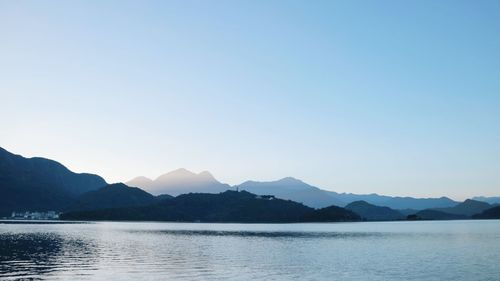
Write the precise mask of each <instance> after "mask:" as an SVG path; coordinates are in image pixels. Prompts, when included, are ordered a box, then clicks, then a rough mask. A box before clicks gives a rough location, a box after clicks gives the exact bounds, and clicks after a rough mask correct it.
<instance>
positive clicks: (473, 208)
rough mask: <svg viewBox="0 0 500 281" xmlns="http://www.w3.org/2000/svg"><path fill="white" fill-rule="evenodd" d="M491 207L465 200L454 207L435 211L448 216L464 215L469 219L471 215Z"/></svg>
mask: <svg viewBox="0 0 500 281" xmlns="http://www.w3.org/2000/svg"><path fill="white" fill-rule="evenodd" d="M491 207H492V206H491V205H490V204H488V203H486V202H481V201H476V200H471V199H467V200H465V201H464V202H462V203H460V204H458V205H456V206H454V207H451V208H440V209H435V210H437V211H441V212H445V213H448V214H455V215H464V216H468V217H470V216H472V215H475V214H479V213H481V212H483V211H485V210H487V209H490V208H491Z"/></svg>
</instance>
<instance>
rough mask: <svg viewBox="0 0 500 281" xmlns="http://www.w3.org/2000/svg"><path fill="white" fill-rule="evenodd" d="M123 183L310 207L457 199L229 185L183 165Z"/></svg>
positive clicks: (440, 203) (282, 182)
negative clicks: (242, 193) (239, 193)
mask: <svg viewBox="0 0 500 281" xmlns="http://www.w3.org/2000/svg"><path fill="white" fill-rule="evenodd" d="M126 184H127V185H129V186H136V187H139V188H142V189H144V190H146V191H148V192H150V193H152V194H154V195H159V194H164V193H166V194H170V195H173V196H176V195H179V194H183V193H188V192H195V193H196V192H198V193H218V192H222V191H225V190H228V189H232V190H246V191H248V192H251V193H254V194H258V195H274V196H276V197H278V198H281V199H286V200H292V201H296V202H300V203H303V204H304V205H306V206H309V207H312V208H324V207H327V206H331V205H336V206H340V207H345V206H346V205H347V204H349V203H352V202H354V201H365V202H367V203H370V204H373V205H377V206H385V207H389V208H392V209H414V210H423V209H429V208H448V207H453V206H455V205H457V204H458V203H459V202H456V201H453V200H451V199H449V198H447V197H441V198H412V197H391V196H384V195H378V194H364V195H359V194H352V193H337V192H333V191H328V190H324V189H321V188H319V187H315V186H312V185H309V184H307V183H305V182H303V181H301V180H298V179H295V178H293V177H286V178H283V179H279V180H276V181H264V182H259V181H246V182H244V183H242V184H239V185H235V186H230V185H228V184H224V183H221V182H219V181H217V180H216V179H215V178H214V177H213V176H212V175H211V174H210V173H209V172H202V173H199V174H196V173H193V172H190V171H188V170H186V169H178V170H175V171H172V172H169V173H166V174H164V175H161V176H159V177H158V178H157V179H155V180H151V179H148V178H146V177H136V178H134V179H132V180H130V181H128V182H126Z"/></svg>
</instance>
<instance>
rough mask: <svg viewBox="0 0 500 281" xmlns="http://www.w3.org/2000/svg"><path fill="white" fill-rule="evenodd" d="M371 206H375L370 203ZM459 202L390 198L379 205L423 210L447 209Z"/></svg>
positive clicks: (446, 199)
mask: <svg viewBox="0 0 500 281" xmlns="http://www.w3.org/2000/svg"><path fill="white" fill-rule="evenodd" d="M368 202H369V203H371V204H374V203H372V202H370V201H368ZM457 204H458V202H456V201H453V200H451V199H450V198H448V197H440V198H413V197H390V198H389V199H388V200H386V201H383V202H381V203H379V206H386V207H389V208H392V209H415V210H423V209H430V208H446V207H453V206H455V205H457Z"/></svg>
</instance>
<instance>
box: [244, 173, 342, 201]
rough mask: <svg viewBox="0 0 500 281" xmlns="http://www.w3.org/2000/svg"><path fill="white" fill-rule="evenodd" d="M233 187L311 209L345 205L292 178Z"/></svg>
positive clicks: (251, 182)
mask: <svg viewBox="0 0 500 281" xmlns="http://www.w3.org/2000/svg"><path fill="white" fill-rule="evenodd" d="M235 187H236V188H238V189H240V190H246V191H248V192H251V193H255V194H259V195H274V196H276V197H278V198H282V199H287V200H292V201H296V202H300V203H302V204H304V205H307V206H310V207H313V208H323V207H327V206H331V205H336V206H344V205H345V202H343V201H340V200H338V199H336V198H335V197H333V196H331V194H330V193H331V192H329V191H326V190H322V189H319V188H317V187H315V186H311V185H309V184H306V183H304V182H303V181H301V180H298V179H295V178H292V177H287V178H283V179H280V180H277V181H267V182H258V181H246V182H244V183H242V184H240V185H237V186H235Z"/></svg>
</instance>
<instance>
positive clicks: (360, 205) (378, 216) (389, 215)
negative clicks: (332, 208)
mask: <svg viewBox="0 0 500 281" xmlns="http://www.w3.org/2000/svg"><path fill="white" fill-rule="evenodd" d="M345 208H346V209H347V210H351V211H353V212H355V213H356V214H358V215H360V216H361V217H362V218H363V219H365V220H369V221H390V220H401V219H403V218H405V216H403V214H401V213H400V212H398V211H396V210H393V209H391V208H389V207H380V206H375V205H372V204H370V203H368V202H365V201H355V202H352V203H350V204H348V205H347V206H345Z"/></svg>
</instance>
